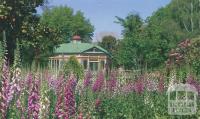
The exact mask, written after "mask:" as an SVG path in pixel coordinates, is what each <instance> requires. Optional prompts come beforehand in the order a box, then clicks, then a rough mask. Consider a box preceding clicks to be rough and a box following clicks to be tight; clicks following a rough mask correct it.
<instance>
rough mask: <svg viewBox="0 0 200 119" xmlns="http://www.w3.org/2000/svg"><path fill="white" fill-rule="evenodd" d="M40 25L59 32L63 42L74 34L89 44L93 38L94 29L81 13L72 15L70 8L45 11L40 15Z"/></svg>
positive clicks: (62, 7)
mask: <svg viewBox="0 0 200 119" xmlns="http://www.w3.org/2000/svg"><path fill="white" fill-rule="evenodd" d="M41 23H43V24H45V25H46V26H48V27H52V28H54V29H57V30H58V31H60V32H61V34H60V37H61V39H62V40H63V42H69V41H70V39H71V37H72V36H73V35H74V34H78V35H80V36H81V38H82V40H83V41H84V42H90V41H91V36H93V31H94V27H93V26H92V25H91V23H90V21H89V20H88V19H86V18H85V17H84V15H83V13H82V12H81V11H78V12H76V13H74V12H73V9H72V8H69V7H66V6H59V7H54V8H52V9H46V10H45V11H44V13H43V14H42V19H41Z"/></svg>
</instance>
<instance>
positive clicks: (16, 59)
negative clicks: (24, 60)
mask: <svg viewBox="0 0 200 119" xmlns="http://www.w3.org/2000/svg"><path fill="white" fill-rule="evenodd" d="M20 55H21V54H20V46H19V42H18V41H17V46H16V49H15V51H14V63H13V68H14V69H16V68H21V57H20Z"/></svg>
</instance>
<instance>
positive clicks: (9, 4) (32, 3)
mask: <svg viewBox="0 0 200 119" xmlns="http://www.w3.org/2000/svg"><path fill="white" fill-rule="evenodd" d="M44 2H45V0H14V1H13V0H0V33H2V31H4V32H6V37H7V46H8V47H7V49H8V56H7V57H8V58H9V59H10V61H12V60H13V53H14V48H15V43H16V39H17V38H19V37H20V33H21V28H22V24H23V22H24V21H25V20H27V18H28V19H29V18H30V19H31V18H32V16H33V14H35V13H36V8H37V7H39V6H41V5H43V4H44Z"/></svg>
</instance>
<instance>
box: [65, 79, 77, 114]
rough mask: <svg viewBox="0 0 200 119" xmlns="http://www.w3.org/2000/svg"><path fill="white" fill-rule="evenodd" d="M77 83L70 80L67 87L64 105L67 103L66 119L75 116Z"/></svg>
mask: <svg viewBox="0 0 200 119" xmlns="http://www.w3.org/2000/svg"><path fill="white" fill-rule="evenodd" d="M75 85H76V81H75V80H74V79H69V80H68V82H67V84H66V86H65V94H64V103H65V107H64V110H65V115H64V118H70V117H71V116H73V115H74V114H75V112H76V111H75V97H74V89H75Z"/></svg>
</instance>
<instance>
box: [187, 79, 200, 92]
mask: <svg viewBox="0 0 200 119" xmlns="http://www.w3.org/2000/svg"><path fill="white" fill-rule="evenodd" d="M186 82H187V83H188V84H190V85H193V86H194V87H195V88H196V89H197V91H198V94H199V95H200V83H199V82H198V81H197V80H195V79H194V77H193V76H192V75H189V76H188V77H187V81H186Z"/></svg>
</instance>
